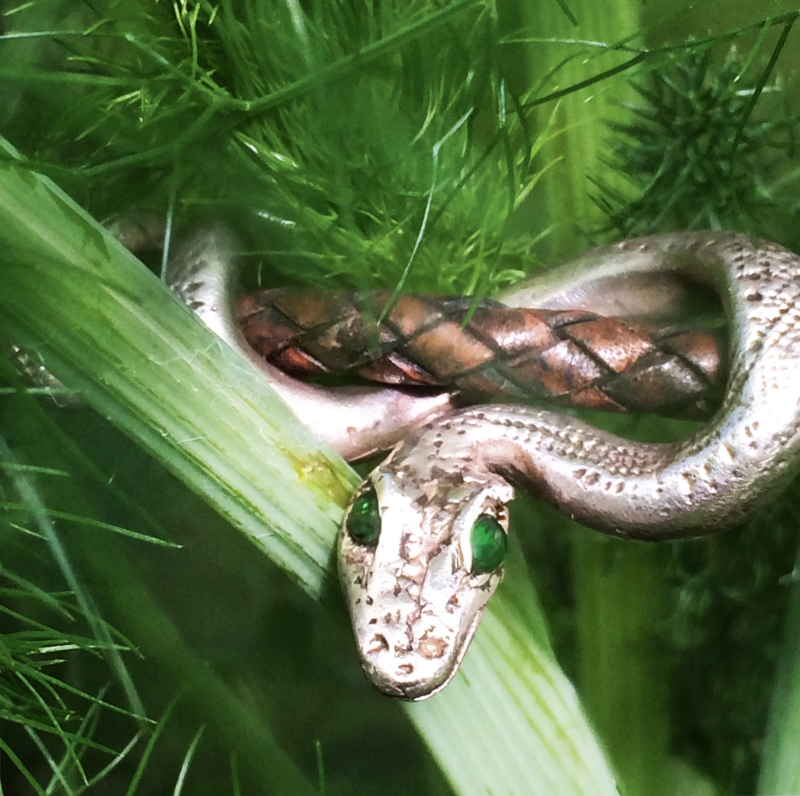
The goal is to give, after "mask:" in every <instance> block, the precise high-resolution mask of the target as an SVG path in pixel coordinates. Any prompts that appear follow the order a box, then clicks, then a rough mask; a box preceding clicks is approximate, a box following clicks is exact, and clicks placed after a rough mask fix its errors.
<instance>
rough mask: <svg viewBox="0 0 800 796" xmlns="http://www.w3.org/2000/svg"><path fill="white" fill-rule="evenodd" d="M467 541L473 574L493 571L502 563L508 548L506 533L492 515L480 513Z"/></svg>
mask: <svg viewBox="0 0 800 796" xmlns="http://www.w3.org/2000/svg"><path fill="white" fill-rule="evenodd" d="M469 542H470V545H471V546H472V574H473V575H482V574H484V573H487V572H494V571H495V570H496V569H497V568H498V567H499V566H500V564H502V563H503V559H504V558H505V557H506V550H508V535H507V534H506V532H505V530H504V529H503V526H502V525H501V524H500V523H499V522H498V521H497V520H496V519H495V518H494V517H491V516H489V515H488V514H481V516H480V517H478V519H477V520H475V524H474V525H473V526H472V531H471V533H470V536H469Z"/></svg>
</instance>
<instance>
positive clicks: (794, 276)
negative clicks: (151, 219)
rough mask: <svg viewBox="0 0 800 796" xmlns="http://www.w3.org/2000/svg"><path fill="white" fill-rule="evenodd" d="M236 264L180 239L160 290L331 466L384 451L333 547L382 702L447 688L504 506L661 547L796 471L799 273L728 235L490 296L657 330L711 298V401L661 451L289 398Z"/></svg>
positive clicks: (775, 254)
mask: <svg viewBox="0 0 800 796" xmlns="http://www.w3.org/2000/svg"><path fill="white" fill-rule="evenodd" d="M238 247H239V242H238V240H237V239H236V237H235V235H234V234H233V233H231V232H230V231H229V230H228V229H226V228H224V227H222V226H220V225H217V226H214V225H212V226H210V227H208V228H206V229H204V230H201V231H199V232H198V233H196V234H195V235H194V236H193V237H191V238H190V239H189V240H188V241H187V243H186V244H185V245H184V246H183V248H182V249H181V251H179V252H178V254H177V255H176V257H175V258H174V260H173V264H172V265H171V266H170V273H169V275H168V281H169V283H170V286H171V287H172V289H173V290H174V291H175V292H176V293H177V294H178V295H179V296H180V297H181V298H182V299H183V300H184V301H185V302H186V303H187V304H188V305H189V306H190V307H192V308H193V309H194V310H195V312H197V313H198V315H199V316H200V317H201V319H202V320H203V321H204V322H205V323H206V324H207V325H208V326H209V327H210V328H211V329H212V330H213V331H215V332H216V333H217V334H218V335H220V337H222V338H223V339H224V340H226V341H227V342H228V343H229V344H230V345H231V346H232V347H234V348H236V349H238V350H239V351H240V352H241V353H242V354H244V355H245V356H246V357H247V358H248V359H250V361H252V362H253V364H254V365H255V366H256V367H258V368H259V369H261V370H262V371H263V372H264V374H265V376H266V377H267V378H268V379H269V380H270V383H271V384H272V385H273V387H274V388H275V389H276V390H277V392H278V393H279V395H281V397H282V398H284V400H285V401H286V402H287V403H288V404H289V406H290V408H292V409H293V410H294V411H295V413H296V414H297V416H298V418H299V419H300V420H301V421H302V422H304V423H306V425H308V426H310V427H311V428H312V429H314V430H315V431H317V433H319V434H320V436H322V437H323V438H324V439H325V440H326V441H328V442H329V443H330V444H331V446H332V447H333V448H334V449H336V450H337V451H339V452H340V453H341V454H342V455H343V456H344V457H345V458H349V459H355V458H360V457H363V456H366V455H369V454H372V453H374V452H376V451H382V450H388V449H390V448H392V450H391V453H390V454H389V456H388V458H386V459H385V460H384V461H383V462H381V463H380V464H379V465H378V466H377V467H376V468H375V469H374V470H373V471H372V472H371V473H370V474H369V475H368V476H367V477H366V478H365V479H364V481H363V483H362V484H361V486H360V487H359V488H358V490H357V491H356V492H355V494H354V496H353V498H352V500H351V502H350V504H349V505H348V507H347V509H346V510H345V513H344V518H343V521H342V526H341V531H340V534H339V539H338V567H339V577H340V581H341V584H342V588H343V591H344V594H345V598H346V602H347V605H348V609H349V613H350V617H351V622H352V627H353V631H354V635H355V639H356V644H357V648H358V655H359V658H360V662H361V666H362V668H363V670H364V672H365V674H366V675H367V677H368V679H369V680H370V681H372V683H373V684H374V685H375V686H376V687H377V689H378V690H379V691H381V692H382V693H384V694H386V695H389V696H393V697H397V698H400V699H404V700H409V701H416V700H420V699H424V698H427V697H429V696H431V695H432V694H435V693H437V692H438V691H440V690H441V689H442V688H444V687H445V685H446V684H447V683H448V682H449V681H450V680H451V679H452V678H453V676H454V675H455V673H456V672H457V671H458V668H459V665H460V663H461V661H462V660H463V658H464V655H465V653H466V651H467V648H468V646H469V643H470V641H471V640H472V638H473V637H474V634H475V632H476V629H477V627H478V624H479V622H480V619H481V617H482V615H483V614H484V612H485V610H486V607H487V604H488V602H489V600H490V598H491V596H492V594H493V593H494V591H495V590H496V588H497V586H498V584H499V583H500V581H501V579H502V573H503V561H504V557H505V555H506V551H507V548H508V521H509V511H508V503H509V501H510V500H511V499H512V498H513V496H514V493H515V489H517V488H519V489H523V490H525V491H527V492H529V493H531V494H532V495H533V496H535V497H536V498H539V499H541V500H544V501H546V502H548V503H550V504H552V505H553V506H555V507H556V508H557V509H558V510H559V511H560V512H561V513H563V514H564V515H566V516H567V517H569V518H571V519H573V520H575V521H577V522H578V523H581V524H583V525H585V526H587V527H589V528H592V529H595V530H597V531H600V532H603V533H606V534H610V535H613V536H617V537H621V538H624V539H639V540H645V541H661V540H669V539H676V538H687V537H696V536H702V535H705V534H709V533H714V532H717V531H719V530H722V529H725V528H727V527H730V526H731V525H733V524H735V523H737V522H739V521H740V520H742V519H743V518H745V517H746V516H748V515H749V514H750V513H751V512H752V511H754V510H755V509H756V508H757V507H759V506H761V505H763V504H764V503H765V502H767V501H768V500H769V499H770V498H771V497H773V496H775V495H776V494H777V493H778V492H779V491H780V490H781V489H782V488H783V487H784V486H785V485H786V483H787V481H788V480H789V479H790V478H791V476H792V475H793V474H794V472H795V471H796V470H797V469H798V462H800V259H799V258H798V257H797V256H796V255H795V254H793V253H791V252H790V251H788V250H787V249H784V248H783V247H781V246H779V245H778V244H775V243H772V242H769V241H765V240H752V239H750V238H749V237H748V236H746V235H743V234H740V233H736V232H728V231H705V232H674V233H667V234H660V235H654V236H649V237H643V238H638V239H635V240H630V241H625V242H622V243H617V244H612V245H610V246H605V247H600V248H595V249H591V250H589V251H587V252H585V253H584V254H582V255H580V256H578V257H576V258H573V259H571V260H568V261H567V262H566V263H563V264H562V265H560V266H558V267H556V268H554V269H552V270H550V271H548V272H546V273H545V274H544V275H543V276H539V277H536V278H533V279H532V280H529V281H528V282H525V283H523V284H521V285H519V286H516V287H515V288H513V289H511V290H509V291H506V293H503V294H500V295H498V296H497V298H498V299H499V300H500V301H502V302H503V303H505V304H506V305H507V306H510V307H536V308H540V309H560V308H567V309H592V310H594V311H595V312H598V313H603V314H606V315H610V316H615V317H620V318H640V319H641V318H646V319H652V318H658V319H659V320H663V319H664V318H669V317H673V316H674V315H676V314H677V313H678V312H679V311H680V308H681V307H682V306H683V305H685V303H686V302H687V301H688V300H689V299H690V298H691V297H692V296H693V295H694V294H695V293H696V292H697V290H698V289H699V288H700V286H704V288H710V289H711V290H712V291H713V292H714V293H716V295H717V296H718V298H719V301H720V303H721V305H722V308H723V310H724V313H725V317H726V320H727V324H728V334H729V338H730V340H729V350H730V371H729V376H728V382H727V386H726V391H725V395H724V398H723V401H722V404H721V406H720V408H719V409H718V411H717V412H716V414H715V415H714V416H713V417H712V418H711V419H710V420H709V421H708V422H707V423H706V424H705V425H703V426H702V427H700V428H699V429H698V430H697V431H696V432H695V433H693V434H692V435H691V436H689V437H687V438H686V439H684V440H682V441H679V442H674V443H644V442H633V441H630V440H627V439H624V438H622V437H619V436H616V435H614V434H611V433H609V432H606V431H603V430H601V429H599V428H596V427H595V426H592V425H590V424H589V423H587V422H584V421H583V420H580V419H578V418H576V417H574V416H572V415H569V414H566V413H564V412H560V411H555V410H551V409H545V408H537V407H533V406H528V405H516V404H487V405H479V406H472V407H467V408H460V407H458V405H457V402H456V401H455V400H454V398H453V397H452V396H451V395H450V394H447V393H437V394H433V395H427V394H426V395H410V394H408V393H407V392H404V391H402V390H397V389H392V388H360V387H354V388H349V389H345V390H341V389H333V388H326V387H320V386H317V385H308V384H303V383H301V382H298V381H297V380H295V379H293V378H291V377H289V376H287V375H285V374H282V373H281V372H280V371H278V370H277V369H276V368H274V367H273V366H271V365H269V364H268V363H265V362H264V361H263V360H261V359H259V358H258V357H257V356H256V355H255V354H254V352H253V351H252V350H250V349H249V347H248V346H247V344H246V342H245V341H244V340H243V337H242V333H241V330H240V329H239V327H238V325H237V323H236V320H235V317H234V315H233V312H232V305H233V294H234V291H235V288H236V283H237V279H238V267H237V266H236V265H235V263H236V259H237V258H236V251H237V248H238Z"/></svg>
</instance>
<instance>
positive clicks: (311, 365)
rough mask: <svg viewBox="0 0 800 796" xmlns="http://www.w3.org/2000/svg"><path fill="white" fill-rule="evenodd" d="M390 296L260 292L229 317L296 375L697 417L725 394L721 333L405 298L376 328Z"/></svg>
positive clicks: (242, 298)
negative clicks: (234, 317)
mask: <svg viewBox="0 0 800 796" xmlns="http://www.w3.org/2000/svg"><path fill="white" fill-rule="evenodd" d="M390 296H391V293H390V292H388V291H373V292H368V293H353V292H324V291H319V290H305V289H304V290H291V289H288V290H287V289H280V290H266V291H259V292H255V293H242V294H240V295H239V296H238V298H237V306H236V313H237V317H238V318H239V322H240V324H241V328H242V332H243V334H244V336H245V338H246V340H247V341H248V343H249V344H250V345H251V346H252V347H253V348H254V349H255V350H256V351H257V352H258V353H259V355H260V356H262V357H263V358H264V359H265V360H266V361H268V362H270V363H271V364H273V365H275V366H277V367H279V368H281V369H282V370H284V371H286V372H287V373H290V374H292V375H295V376H306V377H310V376H321V375H337V376H338V375H345V374H351V375H352V374H354V373H356V374H358V375H360V376H362V377H364V378H367V379H370V380H372V381H379V382H383V383H387V384H394V385H408V386H418V387H438V388H445V389H452V390H459V391H461V392H462V393H464V394H465V395H466V396H467V397H468V398H469V399H470V400H474V399H480V398H481V397H489V396H495V397H496V396H504V397H509V398H516V399H527V400H530V399H544V400H547V401H548V402H551V403H556V404H558V405H562V406H575V407H585V408H591V409H602V410H606V411H615V412H653V413H656V414H660V415H666V416H671V417H684V418H696V419H704V418H707V417H709V416H710V415H711V414H712V413H713V411H714V409H715V408H716V406H717V405H718V404H719V401H720V398H721V395H722V392H723V389H724V386H725V377H726V371H727V367H726V351H725V341H724V338H723V337H722V335H719V334H715V333H710V332H707V331H701V330H698V329H692V328H687V327H670V328H667V329H660V330H656V331H652V330H642V329H636V328H632V327H631V326H629V325H627V324H625V323H623V322H621V321H619V320H615V319H613V318H607V317H602V316H598V315H595V314H593V313H589V312H584V311H576V310H567V311H560V310H545V311H539V310H528V309H514V308H509V307H505V306H504V305H503V304H501V303H499V302H497V301H492V300H487V299H482V300H480V301H478V302H477V305H474V300H473V299H472V298H470V297H463V298H453V297H449V296H431V295H411V294H407V295H404V296H402V297H401V298H400V300H399V301H398V302H397V304H396V305H395V306H394V307H392V308H391V309H390V310H389V312H388V313H387V314H386V317H384V318H383V319H382V320H381V321H380V323H379V322H378V319H379V317H380V315H381V313H382V312H383V310H384V308H385V307H386V305H387V303H388V301H389V299H390ZM473 307H474V309H473ZM471 310H472V312H470V311H471Z"/></svg>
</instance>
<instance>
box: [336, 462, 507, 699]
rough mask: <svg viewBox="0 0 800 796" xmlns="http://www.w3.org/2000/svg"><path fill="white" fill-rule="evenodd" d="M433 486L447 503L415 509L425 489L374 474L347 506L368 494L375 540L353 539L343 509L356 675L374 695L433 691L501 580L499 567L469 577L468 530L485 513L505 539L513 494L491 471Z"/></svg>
mask: <svg viewBox="0 0 800 796" xmlns="http://www.w3.org/2000/svg"><path fill="white" fill-rule="evenodd" d="M436 486H437V494H438V495H443V494H446V495H448V499H446V500H437V501H436V502H435V504H434V503H430V502H429V503H427V505H425V506H420V495H421V494H422V490H425V491H427V490H428V489H429V487H430V483H424V484H421V483H420V482H419V481H416V480H414V481H413V482H406V483H404V482H403V480H398V479H397V474H396V473H392V472H390V471H388V469H387V468H386V467H385V466H384V467H382V468H379V469H378V470H377V471H375V472H374V473H373V474H372V476H371V477H370V479H368V481H367V482H365V486H364V487H362V490H360V492H359V493H357V496H356V498H355V500H354V503H353V505H355V503H356V502H357V501H358V499H359V497H358V496H359V495H363V494H365V490H369V489H370V488H372V489H374V493H375V496H376V497H377V505H378V508H379V511H380V518H381V529H380V537H379V539H378V541H377V543H376V544H375V545H374V546H370V545H364V544H359V543H357V542H356V541H355V540H354V539H353V536H352V533H351V532H350V531H349V524H348V523H349V516H350V511H348V514H347V515H346V517H345V522H344V525H343V529H342V533H341V534H340V541H339V573H340V578H341V582H342V587H343V589H344V592H345V594H346V596H347V601H348V606H349V610H350V616H351V620H352V624H353V629H354V632H355V636H356V642H357V646H358V650H359V657H360V660H361V665H362V668H363V669H364V672H365V674H366V675H367V677H368V679H369V680H370V681H371V682H372V683H373V684H374V685H375V686H376V687H377V688H378V690H380V691H381V692H383V693H384V694H387V695H389V696H394V697H399V698H401V699H405V700H411V701H416V700H420V699H425V698H427V697H429V696H431V695H432V694H434V693H436V692H437V691H439V690H441V689H442V688H443V687H444V686H445V685H446V684H447V683H448V682H449V681H450V679H451V678H452V677H453V675H454V674H455V672H456V671H457V670H458V667H459V664H460V663H461V661H462V659H463V657H464V654H465V653H466V651H467V648H468V646H469V643H470V641H471V640H472V637H473V635H474V633H475V630H476V628H477V626H478V623H479V621H480V618H481V616H482V615H483V612H484V610H485V608H486V604H487V602H488V601H489V598H490V597H491V595H492V594H493V593H494V590H495V588H496V587H497V585H498V584H499V582H500V581H501V579H502V568H497V569H495V570H494V571H493V572H490V573H480V574H473V573H472V571H471V568H472V565H473V556H472V552H471V548H470V533H471V530H472V527H473V525H474V523H475V521H476V520H477V519H478V517H480V516H484V515H490V516H492V517H494V518H496V519H497V521H498V523H499V524H500V525H501V527H502V529H503V531H504V532H506V533H507V529H508V517H507V511H506V509H505V503H506V502H507V501H508V500H510V498H511V497H512V496H513V489H512V488H511V487H510V486H509V485H508V484H507V483H506V482H505V481H504V480H503V479H501V478H499V477H497V476H494V475H491V474H486V475H484V476H482V477H480V478H470V479H467V480H459V482H458V483H456V484H449V485H443V484H437V485H436ZM448 487H449V488H448ZM351 510H352V506H351Z"/></svg>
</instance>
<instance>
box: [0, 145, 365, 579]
mask: <svg viewBox="0 0 800 796" xmlns="http://www.w3.org/2000/svg"><path fill="white" fill-rule="evenodd" d="M0 240H2V244H3V254H2V259H1V260H0V269H2V271H1V273H2V284H3V290H2V291H0V333H2V335H3V336H4V337H5V338H6V339H7V340H11V341H14V342H17V343H20V344H24V345H27V346H29V347H30V348H31V349H32V350H36V351H38V352H40V353H41V354H42V356H43V358H44V360H45V363H46V364H47V366H48V367H49V368H50V369H52V371H53V372H54V373H55V374H56V375H58V376H59V377H61V378H63V380H64V381H65V382H66V383H67V384H69V385H70V386H71V387H74V388H76V389H77V390H79V391H80V392H81V393H82V394H83V395H84V397H85V398H86V400H87V401H88V402H89V404H90V405H91V406H93V407H94V408H95V409H96V410H97V411H99V412H100V413H101V414H103V415H104V416H106V417H108V418H109V419H110V420H111V421H112V422H113V423H114V424H115V425H117V426H118V427H120V428H122V429H123V430H124V431H126V432H127V433H128V434H130V435H131V436H132V437H134V438H135V439H137V440H138V441H139V442H140V444H142V445H143V446H144V447H145V448H147V449H148V450H149V451H150V452H151V453H152V454H153V455H154V456H155V457H156V458H157V459H159V460H160V461H161V462H162V463H163V464H164V465H165V466H166V467H167V468H168V469H170V470H171V471H172V472H173V473H175V474H176V475H177V476H178V477H179V478H180V479H181V480H183V481H184V483H186V484H187V485H189V486H190V487H191V488H192V489H194V490H196V491H197V492H199V493H200V494H202V495H204V496H205V497H206V499H207V500H209V502H211V503H212V504H213V505H214V506H215V507H216V508H217V510H218V511H219V512H220V513H221V514H223V516H225V517H226V518H227V519H229V520H230V521H231V522H232V523H233V524H234V525H236V526H237V527H239V528H240V529H241V530H243V531H244V532H246V533H247V534H248V535H249V536H250V538H251V539H252V540H253V541H254V542H256V544H258V545H259V546H260V547H262V548H263V549H264V550H265V552H267V554H268V555H269V556H270V557H271V558H272V559H273V560H275V561H276V562H277V563H278V564H279V566H281V567H282V568H283V569H285V570H286V571H288V572H289V573H290V574H291V575H292V577H293V578H294V579H295V580H296V581H297V582H298V583H300V585H301V586H302V587H303V588H304V589H305V590H306V591H308V592H310V593H312V594H319V592H320V589H321V588H322V581H323V577H324V574H325V572H326V570H327V566H328V559H329V555H330V550H331V545H332V540H333V538H334V536H335V533H336V528H337V524H338V521H339V519H340V517H341V508H340V507H341V505H342V504H343V503H344V502H345V500H346V497H347V496H348V494H349V493H350V491H351V490H352V489H353V487H354V484H355V478H354V476H353V474H352V471H351V470H350V469H349V468H348V467H347V465H346V464H345V463H344V462H343V461H342V460H341V458H339V457H338V456H336V455H335V454H333V453H332V452H331V451H329V450H327V449H326V448H325V446H324V445H323V444H322V443H321V442H320V441H319V440H318V439H317V438H316V437H314V436H313V435H312V434H311V433H310V432H309V431H308V430H306V429H305V428H304V427H303V426H301V425H300V424H299V423H298V421H297V420H296V419H295V418H294V415H292V413H291V412H290V411H289V409H288V408H287V407H286V405H285V404H284V403H283V402H282V401H281V400H280V399H279V398H278V397H277V396H276V395H275V394H274V393H273V391H272V390H271V388H270V387H269V385H267V384H266V382H265V380H264V379H263V377H262V376H261V375H260V374H259V373H257V372H256V371H255V370H254V369H253V368H252V366H250V365H249V364H248V363H246V362H245V360H244V359H243V358H241V357H239V356H237V355H235V354H234V353H233V352H232V351H231V350H230V348H229V347H228V346H227V345H225V344H224V343H222V342H221V341H220V340H219V339H218V338H216V337H215V336H214V335H213V334H212V333H211V332H209V331H208V330H207V329H205V328H204V327H203V326H202V324H200V323H199V322H197V320H196V319H195V318H194V317H193V316H192V314H191V313H190V312H189V310H188V309H187V308H186V307H184V306H182V305H181V304H180V302H179V301H177V300H176V299H175V297H174V296H173V295H172V294H171V293H170V291H169V290H168V289H167V288H166V287H165V286H164V285H163V284H162V283H161V282H159V281H158V280H157V279H156V278H155V277H154V276H153V275H152V274H151V273H149V272H148V271H147V270H146V269H145V268H144V266H142V264H141V263H140V262H139V261H138V260H137V259H136V258H135V257H133V256H132V255H131V254H130V253H128V252H126V251H125V250H124V249H123V248H122V247H121V246H120V245H119V244H118V243H116V242H115V241H114V240H113V239H112V238H111V237H110V236H109V235H107V234H106V233H105V232H104V231H103V229H102V228H101V227H100V226H99V225H98V224H97V223H96V222H94V221H93V220H92V219H91V218H90V217H88V216H87V215H86V214H85V213H83V212H82V211H81V210H80V208H78V207H77V205H75V204H74V203H73V202H72V201H71V200H70V199H69V198H68V197H67V196H65V195H64V194H63V193H62V192H61V191H60V190H59V189H58V188H57V187H56V186H55V185H54V184H53V183H52V182H51V181H50V180H48V179H46V178H43V177H41V176H39V175H36V174H33V173H32V172H30V171H27V170H26V169H25V168H24V167H22V166H21V165H19V164H17V163H14V162H13V160H11V159H9V160H7V161H6V162H5V163H3V164H2V167H0ZM209 385H211V386H212V388H211V390H209ZM209 392H210V393H211V395H209ZM176 396H180V401H176V398H175V397H176ZM277 451H280V452H281V453H280V454H278V453H276V452H277Z"/></svg>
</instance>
